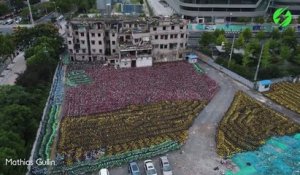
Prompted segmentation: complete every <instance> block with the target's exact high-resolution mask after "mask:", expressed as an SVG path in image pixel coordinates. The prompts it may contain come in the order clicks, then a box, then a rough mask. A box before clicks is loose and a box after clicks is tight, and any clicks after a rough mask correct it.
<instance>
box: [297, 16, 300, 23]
mask: <svg viewBox="0 0 300 175" xmlns="http://www.w3.org/2000/svg"><path fill="white" fill-rule="evenodd" d="M297 21H298V24H300V16H298V18H297Z"/></svg>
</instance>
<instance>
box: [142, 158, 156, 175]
mask: <svg viewBox="0 0 300 175" xmlns="http://www.w3.org/2000/svg"><path fill="white" fill-rule="evenodd" d="M144 166H145V171H146V174H147V175H157V172H156V169H155V167H154V164H153V162H152V160H145V161H144Z"/></svg>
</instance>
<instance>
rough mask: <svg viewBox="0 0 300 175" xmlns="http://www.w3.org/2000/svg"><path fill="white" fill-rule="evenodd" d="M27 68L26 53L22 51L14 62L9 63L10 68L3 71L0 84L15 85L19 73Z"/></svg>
mask: <svg viewBox="0 0 300 175" xmlns="http://www.w3.org/2000/svg"><path fill="white" fill-rule="evenodd" d="M25 70H26V61H25V58H24V53H23V52H22V53H20V54H19V55H17V56H16V57H15V58H14V59H13V63H11V64H9V65H8V69H6V70H4V71H3V72H1V75H2V77H0V85H14V84H15V81H16V79H17V78H18V77H19V74H21V73H23V72H24V71H25Z"/></svg>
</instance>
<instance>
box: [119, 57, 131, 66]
mask: <svg viewBox="0 0 300 175" xmlns="http://www.w3.org/2000/svg"><path fill="white" fill-rule="evenodd" d="M119 66H120V68H129V67H131V59H121V61H120V63H119Z"/></svg>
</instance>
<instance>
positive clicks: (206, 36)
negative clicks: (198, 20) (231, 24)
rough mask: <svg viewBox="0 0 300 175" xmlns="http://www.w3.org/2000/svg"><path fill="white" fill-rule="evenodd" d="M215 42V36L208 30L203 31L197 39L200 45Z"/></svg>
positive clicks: (203, 45)
mask: <svg viewBox="0 0 300 175" xmlns="http://www.w3.org/2000/svg"><path fill="white" fill-rule="evenodd" d="M212 43H216V37H215V36H214V34H212V33H210V32H204V33H203V34H202V37H201V39H200V41H199V44H200V46H201V47H208V46H209V44H212Z"/></svg>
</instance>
